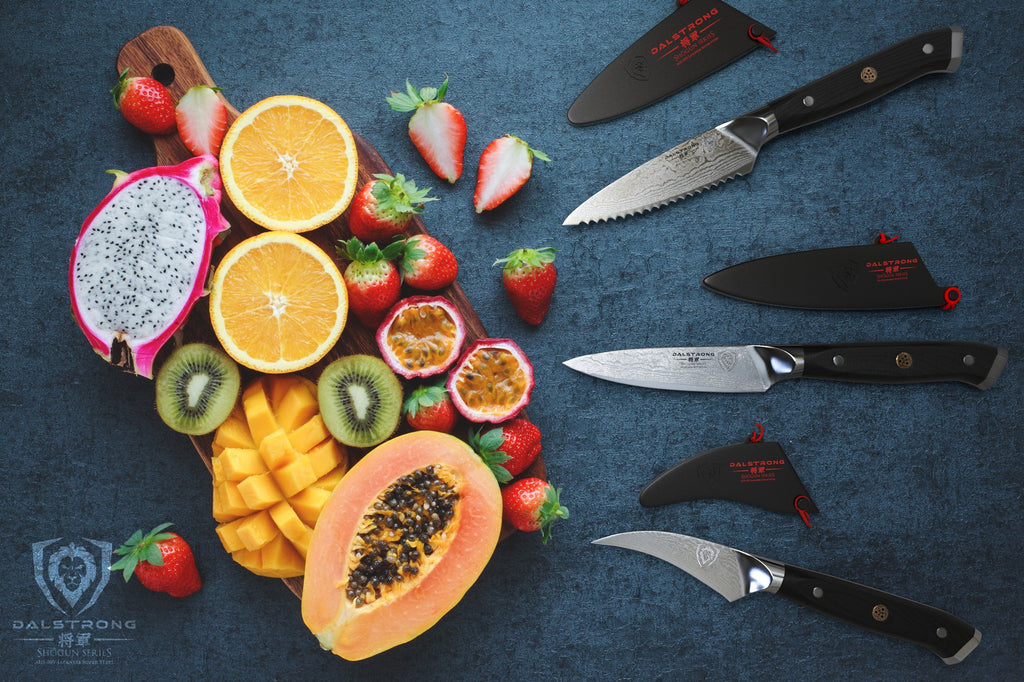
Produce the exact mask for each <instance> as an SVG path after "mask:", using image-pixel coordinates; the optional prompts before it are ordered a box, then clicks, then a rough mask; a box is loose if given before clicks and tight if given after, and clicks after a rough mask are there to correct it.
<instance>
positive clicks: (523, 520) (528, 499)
mask: <svg viewBox="0 0 1024 682" xmlns="http://www.w3.org/2000/svg"><path fill="white" fill-rule="evenodd" d="M561 494H562V490H561V489H560V488H559V489H557V490H556V489H555V488H554V487H552V486H551V484H549V483H547V482H546V481H542V480H541V479H539V478H521V479H519V480H518V481H516V482H515V483H513V484H512V485H509V486H506V487H504V488H502V489H501V504H502V511H501V515H502V518H504V519H505V520H506V521H508V522H509V523H511V524H512V525H513V526H515V527H516V528H518V529H519V530H522V531H527V532H529V531H534V530H539V531H540V533H541V540H542V541H543V542H547V541H548V540H550V539H551V524H552V523H554V522H555V521H556V520H558V519H567V518H569V510H568V509H566V508H565V507H563V506H562V505H561V503H560V502H559V501H558V496H559V495H561Z"/></svg>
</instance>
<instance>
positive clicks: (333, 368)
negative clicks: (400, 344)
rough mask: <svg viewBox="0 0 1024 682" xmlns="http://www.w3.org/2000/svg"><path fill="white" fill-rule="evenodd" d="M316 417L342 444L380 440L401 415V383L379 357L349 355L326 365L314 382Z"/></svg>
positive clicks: (363, 444) (367, 444)
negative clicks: (321, 420) (317, 406)
mask: <svg viewBox="0 0 1024 682" xmlns="http://www.w3.org/2000/svg"><path fill="white" fill-rule="evenodd" d="M317 398H318V401H319V403H320V416H321V417H323V420H324V424H325V425H326V426H327V430H328V431H330V432H331V435H332V436H334V437H335V438H337V439H338V440H339V441H341V442H342V443H344V444H345V445H348V446H351V447H355V448H368V447H372V446H374V445H378V444H380V443H383V442H384V441H385V440H386V439H387V438H388V437H389V436H390V435H391V434H393V433H394V432H395V430H396V429H397V428H398V421H399V419H400V418H401V416H402V384H401V383H399V381H398V377H396V376H395V373H394V372H392V371H391V368H390V367H388V366H387V365H386V364H385V363H384V361H383V360H381V359H380V358H377V357H373V356H372V355H349V356H346V357H343V358H339V359H337V360H335V361H334V362H332V363H331V364H329V365H328V366H327V367H326V368H325V369H324V371H323V373H322V374H321V375H320V380H319V381H318V382H317Z"/></svg>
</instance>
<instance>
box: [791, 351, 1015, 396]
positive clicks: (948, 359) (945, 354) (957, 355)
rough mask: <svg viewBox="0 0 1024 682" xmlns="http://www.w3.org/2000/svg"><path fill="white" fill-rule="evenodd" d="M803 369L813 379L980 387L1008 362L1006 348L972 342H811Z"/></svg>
mask: <svg viewBox="0 0 1024 682" xmlns="http://www.w3.org/2000/svg"><path fill="white" fill-rule="evenodd" d="M801 351H802V352H803V357H804V367H803V372H802V374H799V375H798V376H804V377H808V378H811V379H832V380H836V381H858V382H869V383H879V384H905V383H921V382H926V381H928V382H931V381H962V382H964V383H967V384H970V385H972V386H974V387H976V388H979V389H981V390H985V389H987V388H989V387H991V386H992V384H994V383H995V381H996V379H997V378H999V374H1000V372H1002V371H1003V367H1005V366H1006V359H1007V353H1006V351H1005V350H1003V349H1002V348H997V347H996V346H989V345H987V344H984V343H972V342H969V341H906V342H882V343H851V344H845V345H810V346H803V347H802V348H798V349H791V350H790V352H793V353H794V354H795V355H796V356H797V357H799V354H800V352H801Z"/></svg>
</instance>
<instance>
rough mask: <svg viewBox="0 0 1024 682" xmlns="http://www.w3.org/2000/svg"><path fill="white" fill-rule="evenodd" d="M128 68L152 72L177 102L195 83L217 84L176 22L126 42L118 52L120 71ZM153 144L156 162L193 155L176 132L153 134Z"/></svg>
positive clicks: (232, 113)
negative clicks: (174, 24)
mask: <svg viewBox="0 0 1024 682" xmlns="http://www.w3.org/2000/svg"><path fill="white" fill-rule="evenodd" d="M125 69H128V70H129V71H128V74H129V75H130V76H149V77H151V78H155V79H156V80H158V81H160V82H161V83H163V84H164V85H166V86H167V89H168V90H170V92H171V96H172V97H173V98H174V101H175V102H177V101H178V99H179V98H180V97H181V96H182V95H184V94H185V93H186V92H187V91H188V89H189V88H191V87H192V86H193V85H209V86H211V87H215V85H216V84H215V83H214V82H213V79H212V78H210V74H209V72H208V71H207V70H206V67H205V66H204V65H203V61H202V60H201V59H200V58H199V54H198V53H197V52H196V50H195V48H194V47H192V43H191V42H190V41H189V39H188V38H187V37H186V36H185V34H184V33H182V32H181V31H180V30H179V29H177V28H175V27H173V26H154V27H153V28H151V29H148V30H146V31H143V32H142V33H140V34H139V35H137V36H135V37H134V38H132V39H131V40H129V41H128V42H127V43H125V44H124V46H123V47H122V48H121V51H120V52H118V54H117V73H118V74H120V73H121V72H122V71H124V70H125ZM218 96H219V97H220V99H221V100H222V101H223V102H224V104H225V105H226V106H227V109H228V124H229V125H230V124H231V122H232V121H234V120H235V119H236V118H238V110H237V109H235V108H234V107H233V106H231V103H230V102H228V101H227V99H225V98H224V96H223V95H221V94H220V93H218ZM153 146H154V147H155V148H156V159H157V165H167V164H173V163H176V159H181V158H187V157H188V156H190V155H191V154H190V153H189V152H188V150H187V149H185V145H184V144H182V142H181V140H180V139H179V138H178V136H177V135H175V134H171V135H156V136H153ZM183 154H184V156H183Z"/></svg>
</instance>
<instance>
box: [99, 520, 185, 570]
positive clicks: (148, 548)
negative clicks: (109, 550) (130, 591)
mask: <svg viewBox="0 0 1024 682" xmlns="http://www.w3.org/2000/svg"><path fill="white" fill-rule="evenodd" d="M172 525H174V524H171V523H161V524H160V525H159V526H157V527H156V528H154V529H153V530H151V531H149V534H147V535H143V534H142V529H139V530H137V531H135V532H134V533H132V535H131V537H130V538H128V539H127V540H126V541H125V543H124V544H123V545H121V546H120V547H118V548H117V549H116V550H114V554H117V555H119V556H120V557H121V558H120V559H118V560H117V561H116V562H114V563H112V564H111V565H110V570H111V571H121V572H122V574H123V575H124V581H125V582H128V579H129V578H131V577H132V574H133V573H134V572H135V567H136V566H138V565H139V562H140V561H145V562H146V563H147V564H150V565H153V566H163V565H164V555H163V552H161V551H160V543H161V542H163V541H164V540H170V539H171V538H173V537H174V533H164V532H162V531H164V530H165V529H167V528H169V527H171V526H172Z"/></svg>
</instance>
